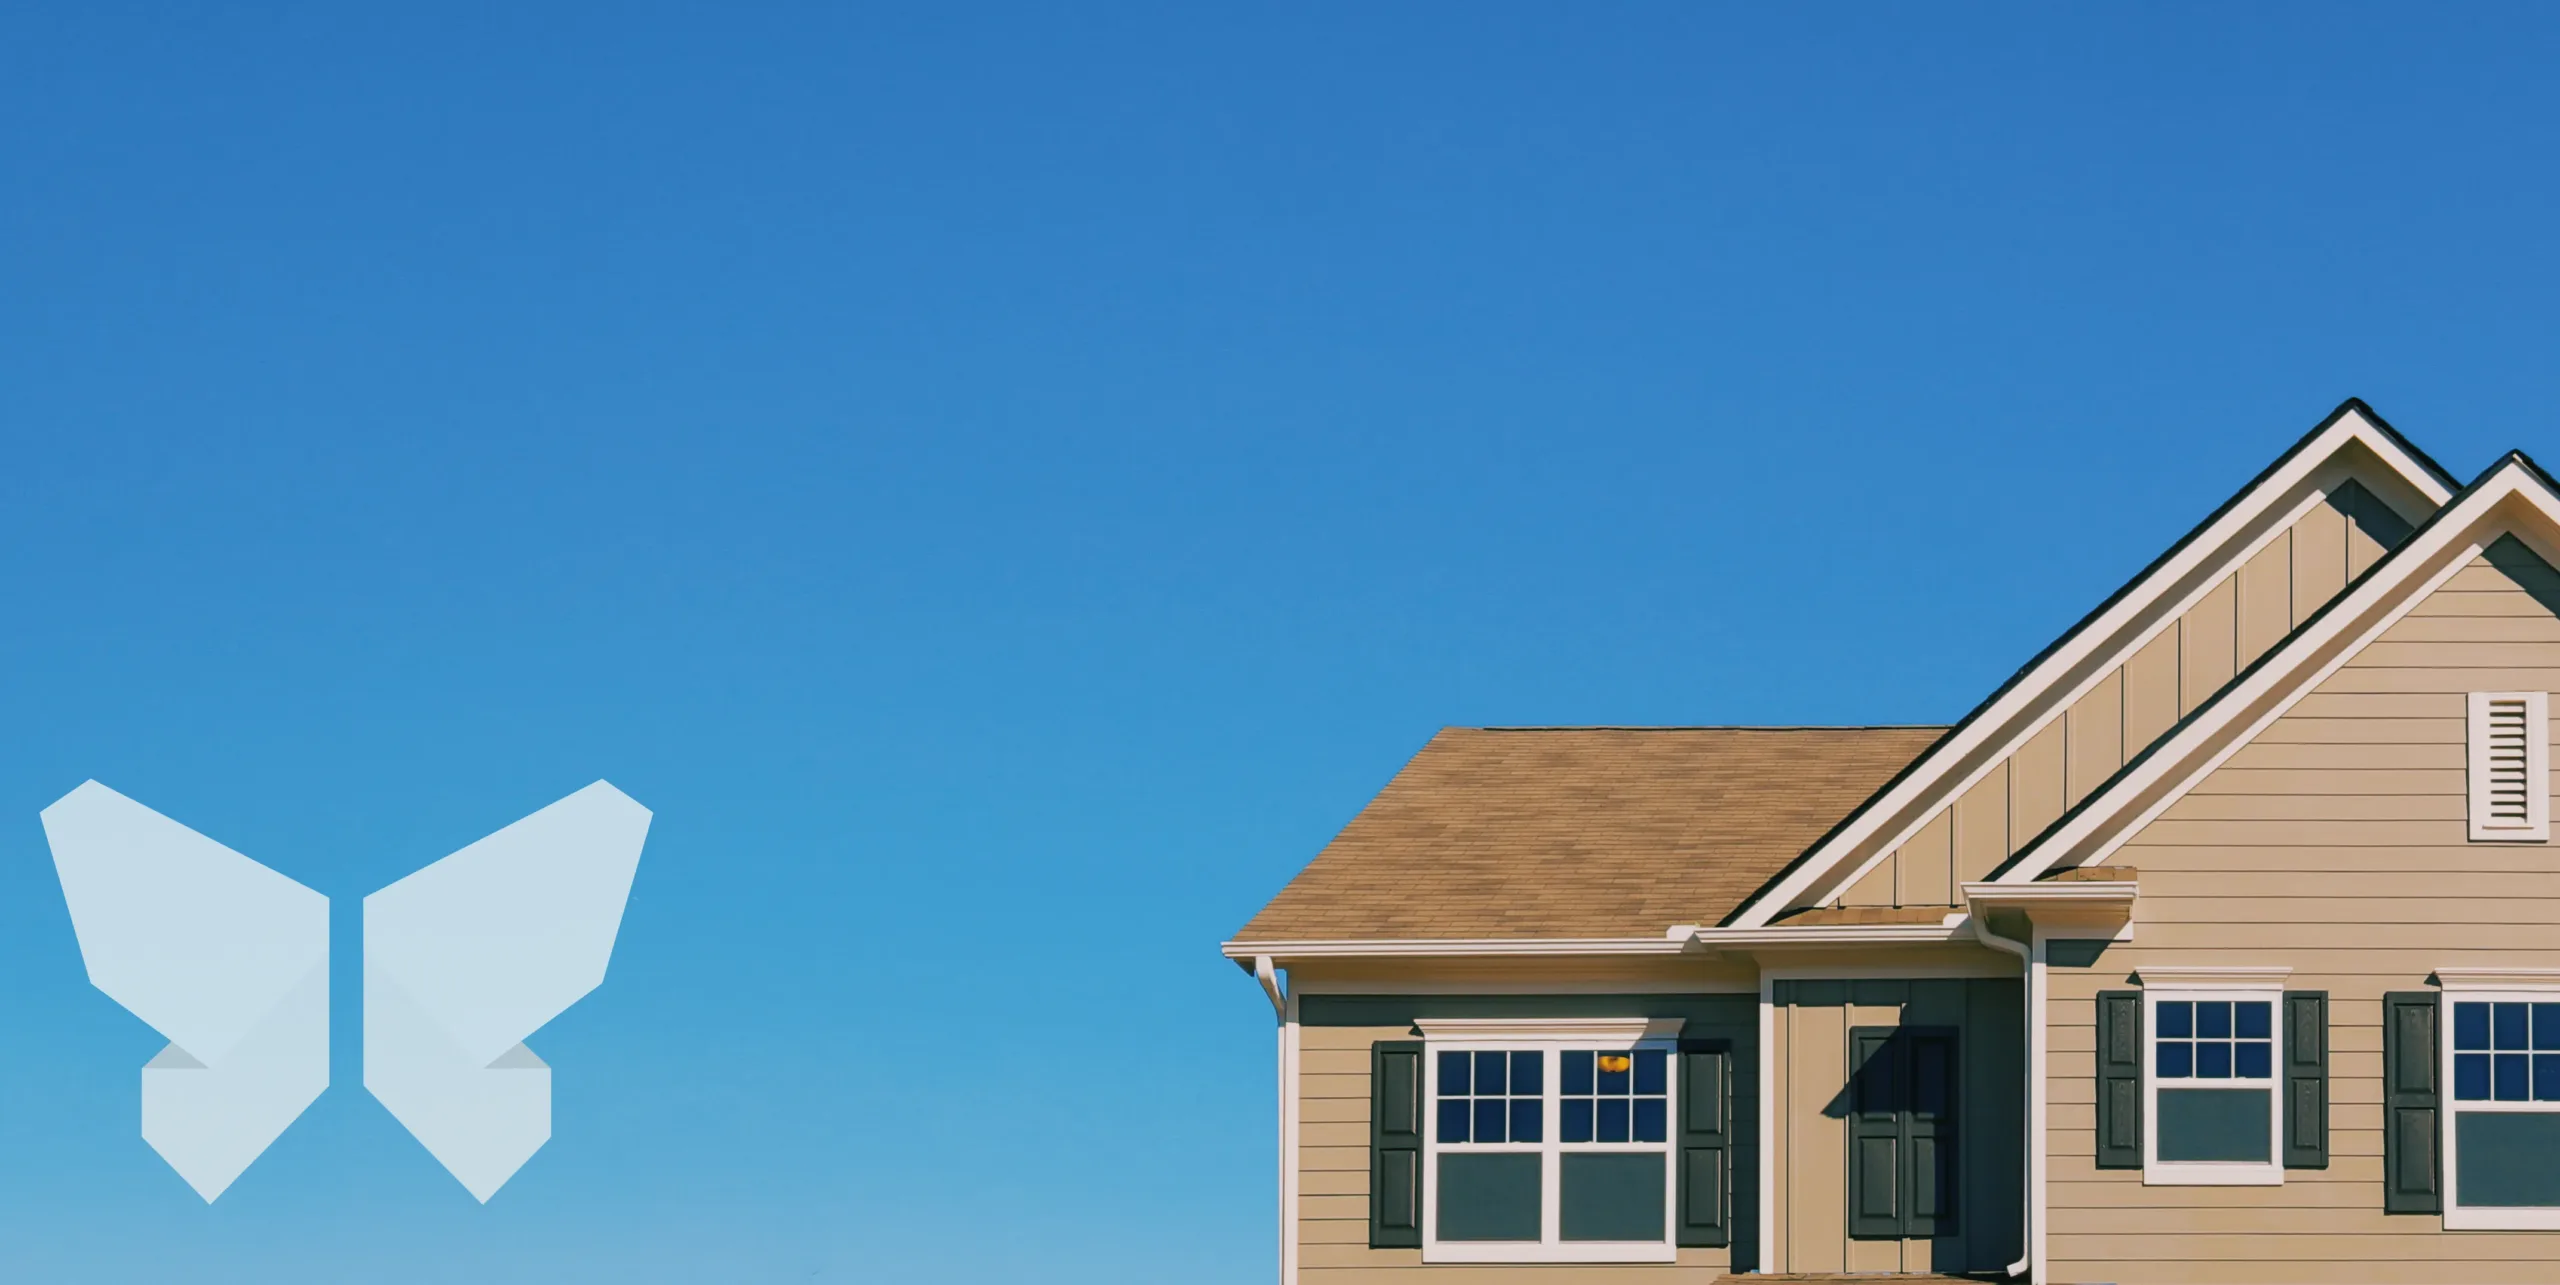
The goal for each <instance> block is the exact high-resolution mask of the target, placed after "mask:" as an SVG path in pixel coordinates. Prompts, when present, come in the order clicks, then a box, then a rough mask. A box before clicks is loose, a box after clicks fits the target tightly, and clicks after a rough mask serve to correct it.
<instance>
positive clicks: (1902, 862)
mask: <svg viewBox="0 0 2560 1285" xmlns="http://www.w3.org/2000/svg"><path fill="white" fill-rule="evenodd" d="M2410 529H2411V528H2410V526H2409V524H2408V523H2407V522H2405V521H2403V520H2402V519H2401V518H2400V516H2399V515H2398V514H2396V513H2394V512H2392V511H2391V509H2390V508H2389V506H2387V505H2385V504H2384V503H2383V502H2382V501H2381V500H2380V499H2378V498H2376V497H2375V496H2374V494H2373V493H2372V492H2370V491H2368V490H2366V489H2364V488H2363V487H2362V486H2359V485H2357V484H2356V483H2354V482H2349V483H2347V484H2346V485H2344V486H2342V487H2340V488H2339V489H2338V490H2337V491H2336V492H2335V493H2334V494H2332V495H2331V496H2329V498H2328V500H2327V502H2325V503H2323V504H2321V505H2319V506H2317V507H2315V508H2313V509H2312V510H2311V511H2310V512H2308V513H2306V514H2304V515H2303V516H2302V517H2301V518H2300V519H2299V520H2297V521H2296V522H2295V523H2294V524H2293V526H2292V527H2290V528H2288V529H2287V530H2285V531H2284V532H2282V533H2281V534H2279V535H2277V536H2276V538H2275V539H2274V540H2272V541H2270V542H2268V544H2267V545H2266V546H2265V547H2264V548H2261V549H2259V550H2258V551H2257V552H2256V553H2255V554H2252V555H2250V557H2249V559H2248V561H2246V562H2244V563H2242V564H2241V565H2240V566H2239V567H2238V568H2236V569H2234V570H2233V571H2232V572H2231V574H2229V575H2227V576H2225V577H2223V578H2222V580H2221V581H2220V582H2219V583H2217V584H2215V585H2214V586H2213V588H2211V589H2210V590H2207V591H2206V593H2205V595H2204V597H2203V598H2202V599H2200V600H2198V601H2197V602H2196V604H2195V605H2194V606H2192V607H2190V608H2188V609H2187V612H2186V614H2185V615H2183V616H2181V617H2179V618H2178V619H2177V620H2176V621H2174V622H2172V623H2171V624H2170V625H2168V626H2167V627H2166V628H2164V629H2163V630H2161V632H2160V633H2159V634H2158V635H2156V636H2155V637H2153V638H2152V639H2151V641H2149V642H2147V643H2145V644H2143V645H2142V647H2140V648H2139V649H2137V650H2136V651H2135V652H2134V654H2133V655H2132V656H2131V657H2129V658H2127V659H2126V661H2125V663H2124V664H2122V665H2119V666H2117V667H2116V668H2115V669H2114V670H2112V671H2110V672H2108V673H2107V674H2106V675H2105V676H2103V677H2102V678H2100V679H2099V680H2098V682H2097V684H2096V685H2095V686H2093V687H2091V688H2090V689H2089V690H2088V691H2087V692H2086V693H2084V694H2083V695H2082V696H2081V697H2080V699H2078V700H2076V701H2074V702H2072V704H2071V706H2070V708H2068V709H2066V710H2065V711H2063V714H2062V717H2060V718H2057V719H2055V720H2053V721H2052V722H2051V723H2048V724H2046V725H2045V727H2044V729H2043V730H2042V731H2039V732H2037V733H2036V734H2035V735H2034V736H2032V737H2029V738H2028V740H2027V742H2026V744H2024V745H2021V746H2019V747H2018V751H2017V752H2016V753H2015V754H2012V755H2010V756H2009V757H2008V759H2006V760H2005V761H2003V762H2001V763H2000V764H1998V765H1996V766H1994V767H1993V768H1992V769H1991V771H1990V772H1989V773H1987V774H1986V775H1984V776H1983V778H1982V779H1981V780H1980V781H1978V782H1976V783H1975V784H1974V785H1973V787H1972V788H1971V789H1969V790H1967V791H1966V792H1965V793H1964V795H1963V797H1961V798H1959V799H1957V800H1956V802H1955V803H1953V804H1952V805H1950V806H1949V807H1947V808H1946V809H1944V810H1942V811H1941V812H1940V813H1939V814H1938V815H1937V816H1935V817H1933V818H1931V819H1930V820H1929V821H1928V823H1927V824H1926V825H1924V826H1923V827H1922V828H1921V829H1920V830H1919V832H1918V833H1916V834H1915V835H1913V836H1912V838H1911V840H1910V842H1908V843H1906V844H1904V845H1903V846H1902V847H1901V848H1900V849H1898V850H1896V851H1895V852H1894V853H1892V854H1891V855H1889V856H1887V857H1886V858H1885V859H1884V860H1882V861H1880V862H1878V863H1876V865H1875V867H1874V868H1873V869H1871V870H1869V871H1867V872H1866V874H1864V875H1862V876H1860V877H1859V878H1858V880H1857V882H1856V883H1854V884H1852V885H1850V886H1849V887H1848V888H1846V889H1844V890H1842V891H1841V893H1840V894H1839V896H1837V897H1836V898H1834V899H1833V900H1832V901H1831V902H1829V903H1828V904H1831V905H1839V906H1953V905H1956V904H1958V901H1959V900H1960V894H1959V893H1958V891H1957V885H1959V884H1964V883H1969V882H1973V881H1976V880H1979V879H1983V878H1985V877H1987V876H1988V875H1989V874H1990V872H1991V870H1992V868H1993V867H1995V866H1997V865H1999V864H2000V863H2001V862H2003V861H2005V860H2007V859H2008V858H2009V856H2010V854H2012V853H2014V852H2016V851H2017V850H2018V849H2019V848H2021V847H2024V846H2025V845H2026V843H2027V841H2028V840H2030V839H2033V838H2034V837H2035V836H2036V835H2037V834H2038V833H2039V832H2040V831H2042V830H2043V829H2044V828H2045V827H2046V826H2048V825H2051V824H2052V823H2053V822H2054V820H2055V819H2056V818H2058V817H2060V816H2061V815H2062V814H2063V812H2064V811H2065V810H2067V809H2069V808H2070V807H2071V806H2072V805H2074V804H2077V803H2078V802H2080V800H2082V799H2084V798H2087V797H2088V796H2089V792H2090V791H2092V790H2095V789H2096V788H2098V786H2099V785H2101V784H2103V783H2104V782H2105V781H2106V779H2107V778H2108V777H2110V776H2113V775H2114V774H2115V772H2116V769H2118V768H2120V767H2123V766H2124V764H2125V761H2126V760H2127V759H2129V758H2131V757H2133V756H2134V755H2136V754H2139V753H2141V752H2142V751H2143V750H2144V749H2145V748H2147V747H2148V746H2149V745H2150V744H2151V743H2152V742H2153V741H2155V740H2157V739H2159V737H2160V735H2161V734H2162V733H2164V732H2166V731H2168V730H2169V728H2170V727H2172V726H2173V725H2175V724H2176V723H2177V721H2178V720H2179V719H2181V718H2184V717H2186V716H2187V714H2189V713H2191V712H2193V711H2194V709H2195V708H2196V707H2197V706H2198V705H2201V704H2203V703H2204V702H2205V701H2206V700H2207V699H2209V698H2210V697H2211V696H2212V695H2213V694H2214V693H2215V692H2217V691H2219V690H2221V688H2222V685H2223V684H2225V683H2227V682H2230V681H2231V679H2232V677H2233V676H2234V675H2235V674H2237V673H2239V672H2240V671H2241V670H2243V669H2246V668H2248V667H2249V665H2250V663H2251V662H2252V661H2255V660H2256V659H2257V658H2258V657H2260V656H2262V655H2265V654H2266V652H2267V650H2268V649H2269V648H2271V647H2273V646H2275V645H2276V643H2277V642H2279V641H2281V640H2282V639H2283V638H2284V637H2285V635H2286V634H2288V633H2291V632H2292V631H2293V629H2294V627H2295V626H2297V625H2300V624H2301V623H2302V622H2303V621H2305V620H2307V619H2309V618H2310V616H2311V613H2313V612H2315V611H2318V610H2319V609H2320V608H2321V607H2322V606H2323V605H2325V604H2326V603H2327V602H2328V601H2329V600H2330V599H2331V598H2334V597H2336V596H2337V595H2338V592H2339V591H2340V590H2342V589H2344V588H2345V587H2346V585H2347V582H2348V581H2350V580H2353V579H2354V578H2355V577H2357V576H2359V575H2362V574H2364V570H2365V568H2367V567H2370V566H2372V565H2373V564H2374V562H2375V561H2376V560H2377V559H2379V558H2380V557H2381V556H2382V555H2383V554H2384V553H2385V552H2387V551H2389V549H2390V548H2391V547H2392V546H2393V545H2396V544H2398V543H2399V542H2400V541H2401V540H2402V539H2404V538H2406V537H2407V535H2408V534H2409V531H2410Z"/></svg>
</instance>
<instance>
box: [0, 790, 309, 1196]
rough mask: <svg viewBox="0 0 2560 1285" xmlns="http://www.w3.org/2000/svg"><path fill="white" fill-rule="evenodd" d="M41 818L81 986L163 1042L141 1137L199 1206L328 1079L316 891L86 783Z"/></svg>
mask: <svg viewBox="0 0 2560 1285" xmlns="http://www.w3.org/2000/svg"><path fill="white" fill-rule="evenodd" d="M43 818H44V833H45V839H46V841H47V842H48V843H49V844H50V845H51V846H52V848H53V865H54V870H55V872H56V873H57V874H58V875H59V876H60V878H61V880H62V896H63V900H64V901H65V902H67V903H69V905H70V908H71V926H72V930H73V932H74V933H75V934H77V936H78V937H79V939H80V958H81V962H83V963H84V964H86V965H87V966H88V970H89V981H90V984H92V985H94V986H96V987H97V988H98V989H99V990H101V991H104V992H106V994H107V997H108V998H110V999H113V1000H114V1001H115V1002H117V1003H119V1004H122V1005H124V1006H125V1008H127V1009H128V1010H130V1011H131V1012H132V1013H133V1015H134V1016H136V1017H139V1018H141V1019H142V1020H143V1021H144V1022H146V1023H149V1024H150V1026H151V1028H152V1029H153V1030H156V1031H158V1032H160V1033H161V1034H162V1035H164V1036H167V1037H168V1039H169V1047H167V1048H165V1049H162V1050H161V1051H160V1054H159V1056H157V1057H154V1058H152V1059H151V1061H150V1063H149V1064H148V1065H146V1066H144V1067H143V1070H142V1137H143V1140H144V1141H146V1142H149V1143H150V1144H151V1147H152V1149H153V1150H155V1151H157V1152H159V1153H160V1156H161V1158H162V1159H164V1160H167V1161H168V1162H169V1167H170V1168H172V1169H175V1170H177V1171H178V1176H179V1177H182V1178H184V1179H186V1180H187V1185H189V1186H191V1187H193V1188H195V1189H196V1194H198V1195H200V1196H203V1197H204V1198H205V1200H206V1201H208V1202H210V1201H212V1200H213V1199H214V1198H215V1197H217V1196H219V1195H221V1194H222V1192H223V1189H224V1188H227V1187H229V1186H230V1185H231V1181H232V1179H234V1178H237V1177H239V1176H240V1174H241V1172H242V1171H243V1170H245V1169H247V1168H248V1167H249V1165H250V1162H252V1161H254V1160H256V1159H257V1158H258V1155H259V1153H261V1152H263V1151H265V1150H266V1149H267V1146H268V1144H269V1143H272V1142H274V1141H275V1140H276V1138H277V1137H279V1136H280V1135H282V1134H283V1133H284V1131H285V1129H286V1127H287V1126H289V1125H291V1124H292V1123H293V1122H294V1120H295V1118H297V1117H299V1116H300V1115H301V1114H302V1112H303V1109H304V1108H305V1107H308V1106H310V1105H311V1103H312V1101H313V1100H314V1099H316V1098H318V1097H319V1096H320V1094H321V1091H322V1090H324V1089H327V1088H328V1087H329V899H328V898H326V897H323V896H321V895H320V894H319V893H317V892H313V891H312V890H311V889H309V888H306V887H303V886H302V885H301V884H298V883H295V882H294V881H293V880H291V879H288V878H285V877H284V876H283V875H280V874H277V873H276V872H275V871H273V870H270V869H268V868H267V867H265V866H262V865H259V864H258V863H257V862H255V861H252V860H250V859H249V858H247V857H244V856H242V855H240V854H239V853H237V852H234V851H232V850H231V849H229V848H226V847H224V846H222V845H221V844H219V843H216V842H214V841H213V840H211V839H208V838H206V837H205V836H203V835H201V834H198V833H196V832H195V831H193V830H190V829H188V828H187V827H185V826H183V825H180V824H178V823H177V822H175V821H172V820H170V819H169V818H167V817H164V816H162V815H160V814H159V813H157V812H154V811H152V810H151V809H149V808H147V807H144V806H142V805H141V804H139V803H136V802H134V801H133V800H131V799H128V798H126V797H125V796H123V795H121V794H118V793H116V792H115V791H113V790H110V789H108V788H107V787H106V786H103V785H100V784H98V783H97V782H96V781H87V782H83V783H82V784H81V785H80V787H79V788H77V789H75V790H73V791H71V792H70V793H69V794H66V795H64V796H62V797H61V798H59V799H57V800H55V801H54V803H53V805H52V806H51V807H48V808H46V809H45V810H44V813H43Z"/></svg>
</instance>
